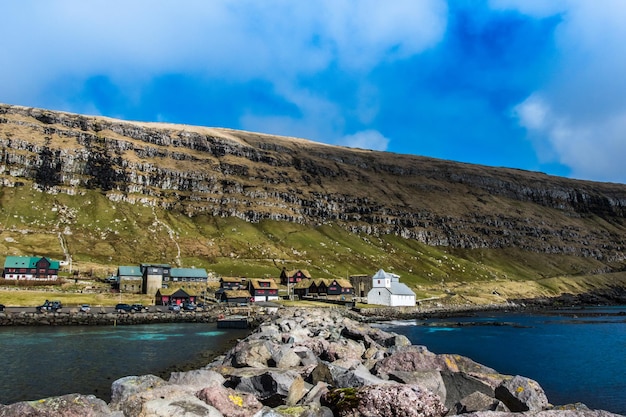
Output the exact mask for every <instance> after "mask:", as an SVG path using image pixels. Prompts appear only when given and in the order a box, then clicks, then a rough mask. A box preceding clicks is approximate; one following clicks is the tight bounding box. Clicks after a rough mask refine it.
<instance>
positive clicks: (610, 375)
mask: <svg viewBox="0 0 626 417" xmlns="http://www.w3.org/2000/svg"><path fill="white" fill-rule="evenodd" d="M620 312H626V306H620V307H610V308H587V309H584V310H570V311H563V312H560V313H563V315H555V314H554V313H555V312H551V313H542V314H532V315H528V314H513V313H510V314H506V313H504V314H503V313H497V314H495V313H492V314H487V313H482V314H479V315H477V316H475V317H467V318H452V319H437V320H426V321H421V320H417V321H416V320H413V321H399V322H391V323H385V324H381V325H379V326H378V327H382V328H384V329H385V330H390V331H394V332H397V333H400V334H403V335H405V336H407V337H408V338H409V339H410V340H411V342H412V343H413V344H418V345H425V346H426V347H427V348H428V349H429V350H430V351H432V352H434V353H458V354H460V355H463V356H467V357H469V358H471V359H473V360H475V361H476V362H479V363H482V364H483V365H486V366H489V367H491V368H494V369H496V370H497V371H498V372H500V373H503V374H509V375H523V376H526V377H529V378H532V379H534V380H536V381H537V382H539V384H540V385H541V386H542V387H543V389H544V390H545V392H546V395H547V396H548V400H550V402H551V403H552V404H555V405H559V404H561V405H562V404H569V403H574V402H582V403H584V404H586V405H587V406H589V407H590V408H597V409H603V410H608V411H612V412H614V413H618V414H626V395H624V393H626V315H620ZM457 323H460V324H469V323H476V324H477V325H462V326H458V325H457ZM425 324H428V325H425ZM495 324H504V325H495Z"/></svg>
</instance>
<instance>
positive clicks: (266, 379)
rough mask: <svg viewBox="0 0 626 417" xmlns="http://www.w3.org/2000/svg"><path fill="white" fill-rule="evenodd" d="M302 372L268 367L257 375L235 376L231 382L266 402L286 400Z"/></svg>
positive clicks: (235, 386)
mask: <svg viewBox="0 0 626 417" xmlns="http://www.w3.org/2000/svg"><path fill="white" fill-rule="evenodd" d="M298 378H301V377H300V374H299V373H298V372H296V371H294V370H282V369H276V368H268V369H266V370H264V372H262V373H259V374H257V375H250V376H239V377H233V378H232V379H231V381H230V382H229V384H231V386H233V387H234V389H235V390H236V391H238V392H245V393H249V394H252V395H254V396H255V397H256V398H258V399H259V400H260V401H261V402H263V403H264V404H266V403H268V402H269V403H272V404H273V403H274V402H275V401H279V400H280V399H282V400H284V398H285V397H287V395H288V394H289V389H290V388H291V385H292V384H293V383H294V381H295V380H296V379H298Z"/></svg>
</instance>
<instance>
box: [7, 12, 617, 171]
mask: <svg viewBox="0 0 626 417" xmlns="http://www.w3.org/2000/svg"><path fill="white" fill-rule="evenodd" d="M0 10H2V15H3V19H2V20H3V24H2V25H0V56H1V57H2V60H1V61H0V62H1V65H0V102H2V103H6V104H14V105H22V106H29V107H42V108H46V109H51V110H61V111H68V112H73V113H81V114H87V115H102V116H108V117H115V118H121V119H125V120H138V121H155V122H167V123H181V124H191V125H201V126H209V127H225V128H232V129H242V130H249V131H255V132H262V133H269V134H276V135H283V136H293V137H300V138H305V139H309V140H313V141H316V142H322V143H327V144H333V145H342V146H350V147H356V148H363V149H373V150H380V151H388V152H395V153H402V154H414V155H422V156H429V157H433V158H440V159H446V160H452V161H459V162H467V163H473V164H482V165H489V166H497V167H509V168H519V169H524V170H531V171H539V172H545V173H547V174H551V175H557V176H564V177H570V178H577V179H586V180H593V181H602V182H618V183H626V167H624V165H625V162H626V76H625V75H624V74H626V52H624V51H625V50H626V49H624V48H625V47H626V46H625V45H624V43H625V42H626V25H625V24H624V23H623V22H626V2H625V1H623V0H598V1H581V0H549V1H548V0H450V1H444V0H388V1H379V0H316V1H296V0H255V1H252V0H211V1H206V0H178V1H174V0H168V1H165V0H106V1H102V0H90V1H84V0H56V1H37V0H20V1H6V2H3V4H2V6H0Z"/></svg>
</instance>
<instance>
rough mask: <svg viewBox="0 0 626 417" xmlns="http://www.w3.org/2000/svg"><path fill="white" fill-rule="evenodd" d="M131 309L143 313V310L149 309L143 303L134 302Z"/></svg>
mask: <svg viewBox="0 0 626 417" xmlns="http://www.w3.org/2000/svg"><path fill="white" fill-rule="evenodd" d="M130 310H131V311H134V312H136V313H141V312H143V311H148V307H144V306H143V304H133V305H132V306H130Z"/></svg>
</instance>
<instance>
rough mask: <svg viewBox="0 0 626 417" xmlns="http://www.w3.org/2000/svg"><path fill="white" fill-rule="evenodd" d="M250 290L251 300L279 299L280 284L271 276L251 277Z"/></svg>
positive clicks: (249, 281)
mask: <svg viewBox="0 0 626 417" xmlns="http://www.w3.org/2000/svg"><path fill="white" fill-rule="evenodd" d="M248 291H249V292H250V299H251V301H272V300H278V285H276V282H274V280H273V279H271V278H266V279H260V278H259V279H249V280H248Z"/></svg>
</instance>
